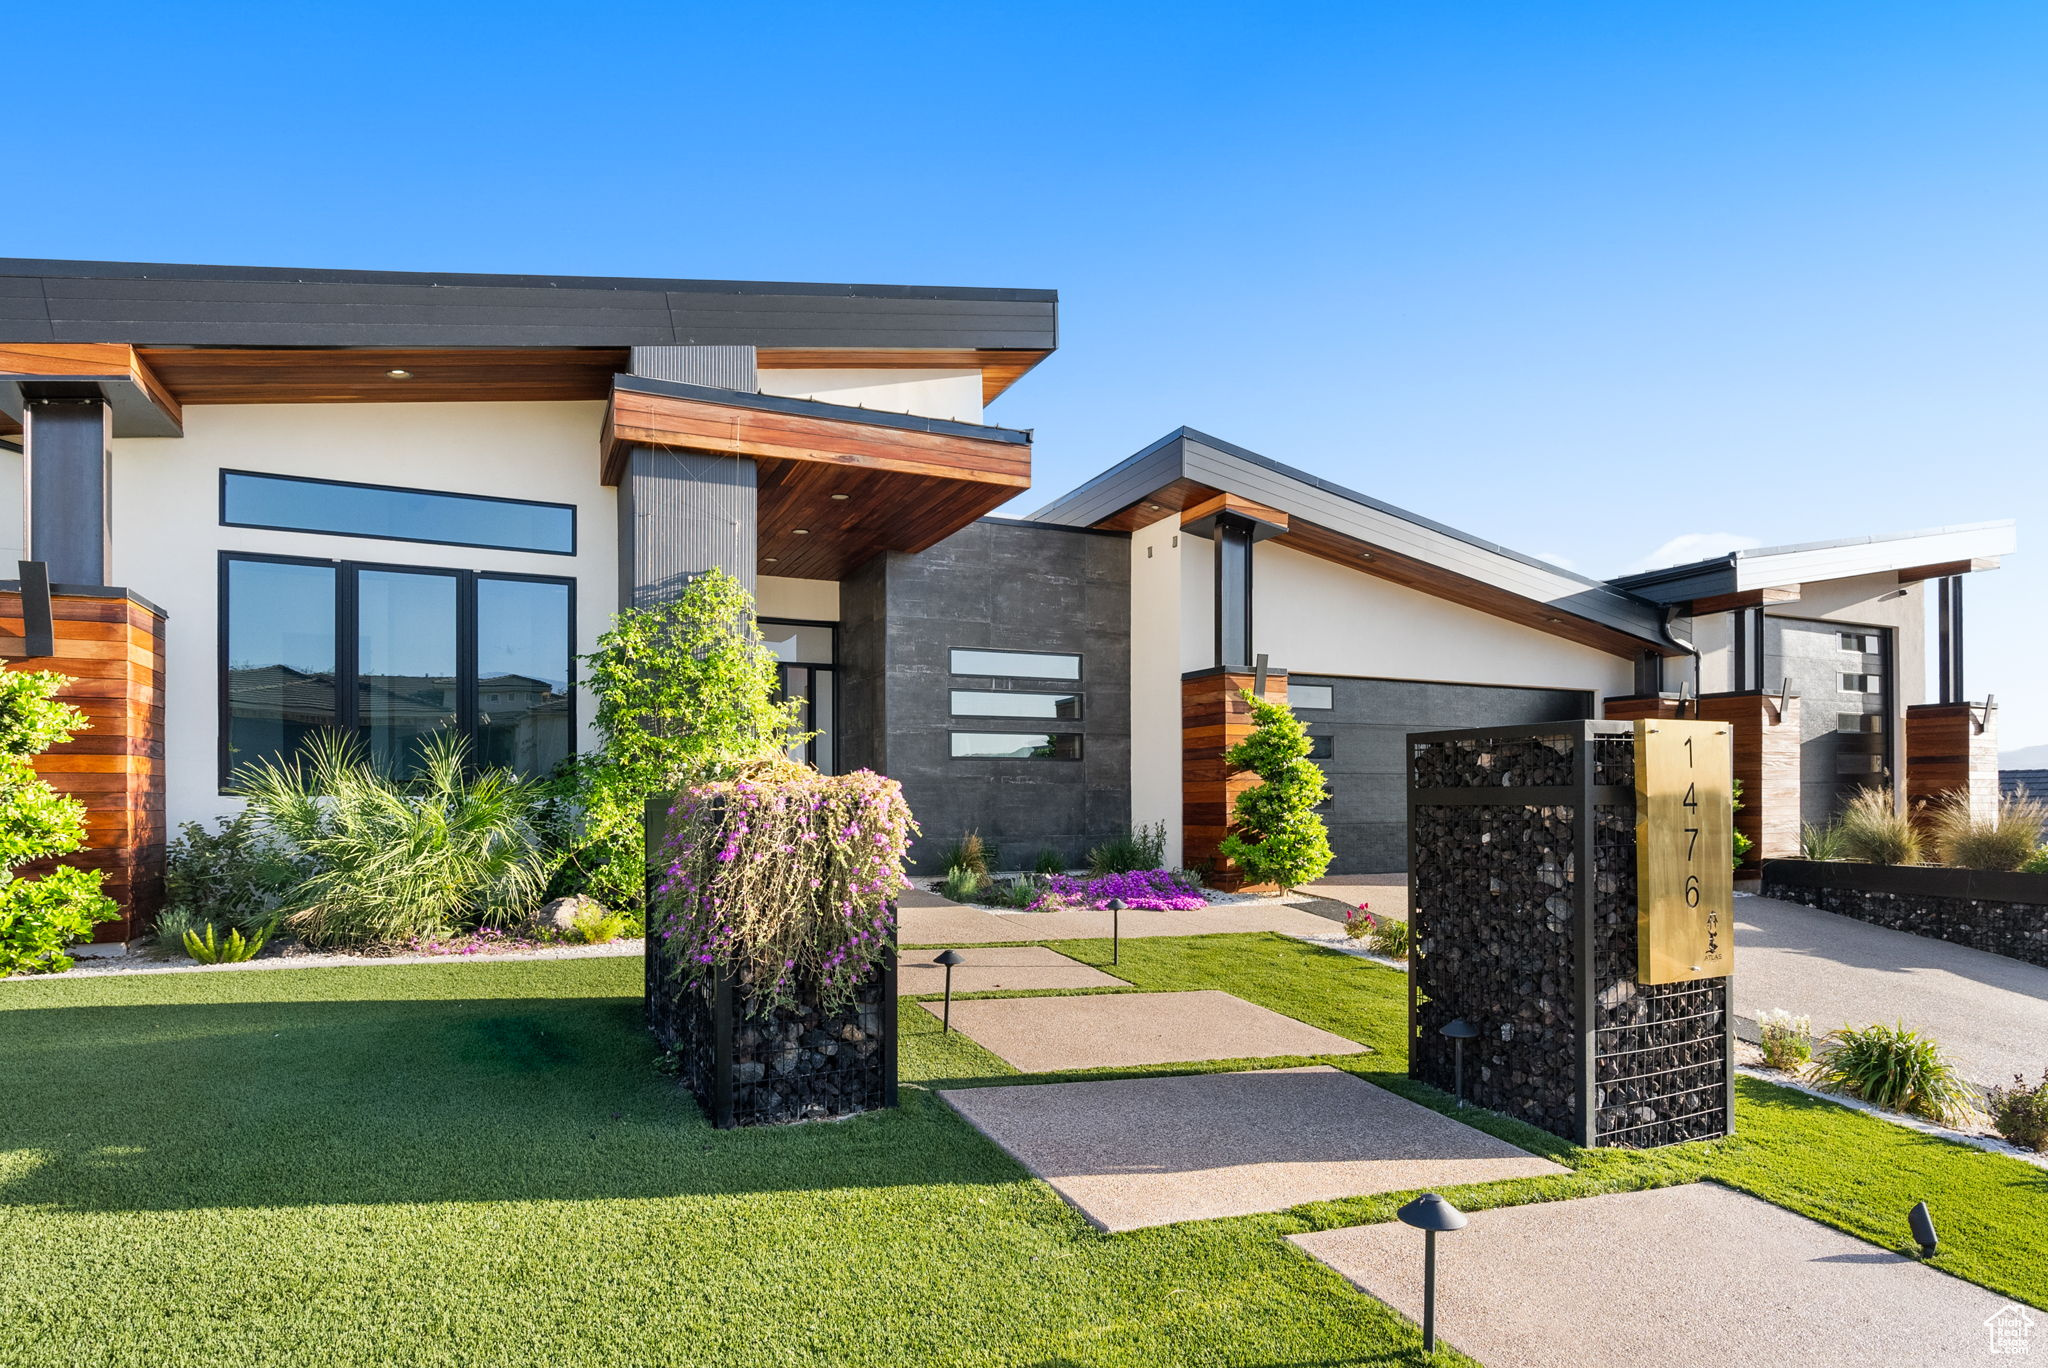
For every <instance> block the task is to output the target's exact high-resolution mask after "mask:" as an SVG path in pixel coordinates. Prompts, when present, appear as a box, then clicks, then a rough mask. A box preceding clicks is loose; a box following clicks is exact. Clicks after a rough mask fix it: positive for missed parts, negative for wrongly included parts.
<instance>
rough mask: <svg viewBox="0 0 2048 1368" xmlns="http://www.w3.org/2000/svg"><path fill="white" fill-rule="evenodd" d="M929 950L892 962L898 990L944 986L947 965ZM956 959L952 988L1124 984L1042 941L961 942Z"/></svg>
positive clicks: (961, 990)
mask: <svg viewBox="0 0 2048 1368" xmlns="http://www.w3.org/2000/svg"><path fill="white" fill-rule="evenodd" d="M937 953H938V952H937V951H933V950H913V951H909V952H906V953H905V954H904V956H903V958H902V959H901V960H900V961H899V962H898V964H897V968H896V992H897V993H898V995H899V996H905V997H908V996H913V995H918V994H923V993H943V992H945V991H946V970H945V967H944V966H943V965H938V964H934V963H932V956H933V955H935V954H937ZM960 959H961V963H959V964H956V965H954V966H953V991H954V992H955V993H994V992H1001V991H1004V990H1008V991H1011V992H1018V993H1022V992H1029V991H1031V990H1033V989H1040V988H1128V987H1130V985H1129V984H1128V983H1125V982H1124V981H1123V980H1122V979H1120V978H1111V977H1110V976H1109V975H1108V974H1105V973H1103V972H1102V971H1101V970H1100V969H1095V968H1091V967H1090V966H1088V965H1086V964H1083V963H1081V961H1079V960H1077V959H1069V958H1067V957H1066V956H1065V955H1062V954H1061V953H1060V952H1059V951H1057V950H1048V949H1046V948H1045V947H1044V946H1042V945H1009V946H1002V947H1000V948H996V949H990V948H988V947H986V946H962V947H960Z"/></svg>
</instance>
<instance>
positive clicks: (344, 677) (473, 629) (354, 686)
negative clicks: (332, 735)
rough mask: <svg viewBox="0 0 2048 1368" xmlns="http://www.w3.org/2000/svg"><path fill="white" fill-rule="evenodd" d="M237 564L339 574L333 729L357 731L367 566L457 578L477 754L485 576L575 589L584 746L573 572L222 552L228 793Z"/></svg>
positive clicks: (221, 756) (572, 737) (219, 627)
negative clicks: (231, 582) (233, 571)
mask: <svg viewBox="0 0 2048 1368" xmlns="http://www.w3.org/2000/svg"><path fill="white" fill-rule="evenodd" d="M237 561H249V562H255V563H259V564H264V565H306V566H315V567H318V568H320V569H324V570H332V571H334V727H333V729H334V731H336V732H337V733H339V734H341V735H343V736H351V737H353V736H355V735H356V734H357V732H358V730H359V729H360V725H361V721H362V719H361V717H360V715H359V711H358V706H357V704H358V697H357V695H358V693H359V687H358V685H359V678H358V675H359V669H360V665H361V660H360V654H361V642H360V640H359V639H358V632H359V631H360V616H359V612H358V610H359V608H360V606H361V600H360V597H359V595H358V593H357V577H358V576H359V575H360V574H361V573H362V572H363V571H365V570H369V571H386V572H392V573H396V574H405V575H445V576H448V577H450V578H452V579H454V580H455V688H456V700H455V723H456V725H455V730H456V731H458V732H460V733H461V734H462V735H463V736H464V737H466V738H467V739H468V741H469V744H470V750H471V754H472V755H474V754H475V753H476V745H477V717H478V714H479V713H480V711H481V708H480V707H479V698H480V695H481V687H480V683H479V680H478V673H479V671H478V668H477V641H476V633H477V601H476V586H477V582H478V581H479V580H512V581H517V582H520V583H526V584H553V585H559V586H561V587H562V588H563V589H565V590H567V593H568V603H567V606H568V640H567V642H566V643H565V644H566V645H567V646H568V653H567V657H566V664H567V667H568V678H567V680H566V681H564V684H563V690H564V692H565V693H566V694H567V696H568V700H569V753H570V754H571V755H574V754H576V753H577V752H578V751H579V750H580V749H581V748H580V747H579V746H578V745H577V744H576V743H577V739H578V731H577V722H576V693H577V688H578V684H577V679H576V641H577V638H576V580H575V578H574V577H573V576H568V575H530V574H522V573H520V572H518V571H512V570H462V569H457V568H454V567H451V566H446V565H395V564H392V563H390V562H388V561H350V560H335V559H333V558H331V557H326V556H288V555H276V554H273V553H271V552H267V551H221V552H220V553H218V567H219V568H218V571H217V577H218V580H219V583H218V585H217V587H216V595H217V597H216V600H215V610H214V611H215V616H214V693H215V695H216V712H215V720H214V726H215V731H216V735H215V738H214V750H215V755H216V761H215V779H216V782H217V783H218V784H219V786H220V792H221V794H222V795H224V796H225V795H227V794H228V792H229V789H228V777H229V775H230V773H231V772H232V771H233V769H234V767H235V765H234V761H233V760H232V758H231V757H230V755H229V753H228V739H229V736H230V734H231V732H232V730H233V712H232V702H231V700H230V698H229V696H228V672H229V671H228V632H229V626H230V618H229V614H230V612H231V611H232V606H231V604H230V600H229V594H228V577H229V574H230V567H231V566H232V565H233V564H234V563H235V562H237Z"/></svg>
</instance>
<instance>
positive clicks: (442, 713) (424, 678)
mask: <svg viewBox="0 0 2048 1368" xmlns="http://www.w3.org/2000/svg"><path fill="white" fill-rule="evenodd" d="M477 695H478V708H477V726H476V759H477V763H479V764H481V765H491V766H502V767H504V768H507V769H510V770H513V771H515V772H516V773H520V774H525V775H532V776H539V775H544V774H546V773H547V772H548V771H549V770H550V769H552V768H553V767H554V766H555V764H556V763H557V762H559V761H560V760H562V759H563V758H564V757H565V756H567V755H568V753H569V695H568V693H567V691H566V690H564V689H563V688H562V686H560V685H558V684H554V683H551V682H549V681H547V680H544V679H537V678H534V677H532V676H530V675H518V674H506V675H493V676H490V677H487V678H484V679H480V680H478V681H477ZM458 696H459V688H458V681H457V680H456V679H455V678H454V677H453V676H450V675H367V676H364V677H363V679H362V680H361V681H360V683H359V684H358V685H357V695H356V716H357V719H358V731H359V734H361V735H362V736H363V738H364V740H365V742H366V744H367V745H368V747H369V751H370V757H371V759H372V760H373V761H375V762H376V763H377V764H378V765H379V766H382V767H384V768H387V769H394V770H397V769H410V768H411V767H412V764H413V761H414V754H415V753H414V743H415V742H416V741H417V740H418V739H419V738H421V737H424V736H427V735H430V734H431V733H433V732H436V731H439V730H442V729H443V728H447V727H453V726H455V725H457V720H458V719H457V707H456V700H457V698H458ZM335 703H336V700H335V685H334V676H333V675H332V674H331V673H326V672H317V673H316V672H310V671H304V670H296V669H293V668H292V667H290V666H288V665H260V666H251V667H245V668H239V669H230V670H229V671H228V711H229V717H228V747H229V755H228V762H229V764H230V765H231V766H234V765H243V764H247V763H249V762H251V761H254V760H262V759H284V758H287V757H289V756H291V755H293V754H295V753H296V752H297V751H298V749H299V747H300V746H302V745H303V744H304V743H305V742H306V740H307V738H309V737H310V736H312V735H313V733H315V732H316V731H320V730H324V729H327V728H330V727H333V726H334V725H335V721H336V717H337V711H336V706H335Z"/></svg>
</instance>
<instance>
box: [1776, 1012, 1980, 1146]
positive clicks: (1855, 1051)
mask: <svg viewBox="0 0 2048 1368" xmlns="http://www.w3.org/2000/svg"><path fill="white" fill-rule="evenodd" d="M1814 1076H1815V1078H1816V1079H1817V1080H1818V1081H1819V1083H1820V1085H1821V1086H1822V1087H1824V1088H1827V1089H1829V1090H1830V1091H1833V1092H1840V1093H1847V1094H1848V1095H1849V1096H1851V1097H1860V1098H1862V1099H1863V1100H1864V1101H1866V1102H1870V1103H1873V1104H1875V1105H1876V1106H1880V1107H1885V1108H1889V1109H1890V1110H1892V1111H1900V1112H1907V1113H1909V1114H1911V1115H1914V1116H1924V1117H1926V1118H1927V1119H1928V1120H1930V1121H1940V1122H1943V1123H1947V1122H1951V1121H1959V1120H1962V1119H1963V1118H1965V1117H1967V1116H1968V1115H1969V1114H1970V1113H1971V1111H1972V1110H1973V1109H1974V1108H1973V1098H1972V1094H1971V1092H1970V1087H1969V1084H1967V1083H1965V1082H1964V1081H1963V1079H1962V1077H1961V1075H1959V1074H1957V1072H1956V1070H1955V1066H1954V1065H1953V1064H1951V1063H1950V1062H1949V1061H1948V1057H1947V1056H1946V1055H1944V1054H1943V1053H1942V1050H1941V1046H1940V1045H1938V1044H1937V1043H1935V1041H1934V1040H1933V1038H1932V1037H1930V1036H1925V1035H1922V1034H1921V1033H1920V1032H1918V1031H1916V1030H1913V1029H1912V1028H1911V1027H1909V1026H1907V1025H1906V1024H1905V1023H1904V1022H1900V1023H1899V1024H1897V1025H1895V1026H1882V1025H1879V1026H1863V1027H1852V1026H1844V1027H1842V1028H1841V1029H1840V1030H1838V1031H1832V1032H1830V1033H1829V1034H1828V1035H1827V1036H1826V1037H1825V1038H1824V1039H1823V1040H1822V1041H1821V1043H1820V1049H1819V1051H1818V1052H1817V1057H1816V1058H1815V1061H1814Z"/></svg>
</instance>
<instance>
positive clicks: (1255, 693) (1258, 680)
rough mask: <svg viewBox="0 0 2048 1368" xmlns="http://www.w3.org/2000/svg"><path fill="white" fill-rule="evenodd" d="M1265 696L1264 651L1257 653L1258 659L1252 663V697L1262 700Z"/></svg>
mask: <svg viewBox="0 0 2048 1368" xmlns="http://www.w3.org/2000/svg"><path fill="white" fill-rule="evenodd" d="M1265 696H1266V653H1265V652H1264V651H1261V652H1259V656H1258V659H1257V660H1256V661H1254V662H1253V663H1252V697H1253V698H1264V697H1265Z"/></svg>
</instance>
